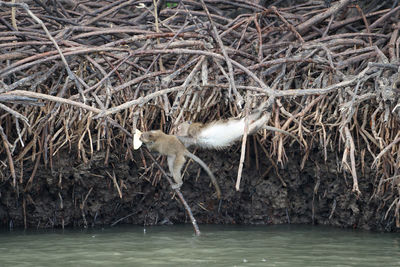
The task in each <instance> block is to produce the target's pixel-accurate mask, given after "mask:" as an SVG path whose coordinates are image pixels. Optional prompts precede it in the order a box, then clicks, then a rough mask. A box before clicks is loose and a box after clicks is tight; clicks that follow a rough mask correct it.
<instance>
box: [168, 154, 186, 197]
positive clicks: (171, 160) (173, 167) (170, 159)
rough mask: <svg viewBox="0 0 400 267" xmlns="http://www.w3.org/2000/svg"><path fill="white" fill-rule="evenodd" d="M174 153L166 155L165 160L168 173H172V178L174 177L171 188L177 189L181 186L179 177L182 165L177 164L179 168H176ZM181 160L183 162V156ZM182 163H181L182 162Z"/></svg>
mask: <svg viewBox="0 0 400 267" xmlns="http://www.w3.org/2000/svg"><path fill="white" fill-rule="evenodd" d="M176 159H177V157H176V155H172V156H168V157H167V161H168V169H169V171H170V173H171V174H172V178H174V181H175V184H174V185H172V189H178V188H180V187H181V186H182V184H183V183H182V177H181V168H182V166H180V167H179V166H178V167H179V170H178V171H176V170H177V166H176ZM183 160H184V161H183V162H185V158H183ZM182 165H183V163H182Z"/></svg>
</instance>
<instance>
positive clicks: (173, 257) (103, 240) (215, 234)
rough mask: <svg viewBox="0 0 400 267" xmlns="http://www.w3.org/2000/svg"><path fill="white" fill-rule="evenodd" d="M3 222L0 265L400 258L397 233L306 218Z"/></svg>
mask: <svg viewBox="0 0 400 267" xmlns="http://www.w3.org/2000/svg"><path fill="white" fill-rule="evenodd" d="M200 230H201V231H202V235H201V236H200V237H195V236H194V235H193V230H192V228H191V226H190V225H186V226H162V227H146V228H143V227H139V226H129V227H128V226H124V227H114V228H105V229H90V230H84V231H83V230H64V231H62V230H46V231H44V230H38V231H33V230H30V231H21V230H13V231H8V230H3V231H1V232H0V266H207V267H211V266H400V234H399V233H397V234H396V233H392V234H387V233H370V232H363V231H352V230H343V229H337V228H330V227H312V226H293V225H291V226H240V227H239V226H205V225H200Z"/></svg>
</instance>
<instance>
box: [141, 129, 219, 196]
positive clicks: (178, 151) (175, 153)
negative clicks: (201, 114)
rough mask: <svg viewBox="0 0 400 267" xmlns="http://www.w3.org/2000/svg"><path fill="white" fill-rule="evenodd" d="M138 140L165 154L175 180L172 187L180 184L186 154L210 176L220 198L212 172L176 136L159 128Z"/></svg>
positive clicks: (149, 147)
mask: <svg viewBox="0 0 400 267" xmlns="http://www.w3.org/2000/svg"><path fill="white" fill-rule="evenodd" d="M140 141H142V142H143V143H145V144H146V146H147V148H148V149H149V150H151V151H156V152H158V153H160V154H161V155H165V156H167V161H168V168H169V171H170V172H171V173H172V177H173V178H174V181H175V185H173V188H174V189H176V188H179V187H181V186H182V183H183V182H182V176H181V169H182V167H183V164H184V163H185V161H186V159H185V156H187V157H189V158H191V159H193V160H194V161H196V162H197V163H198V164H200V166H201V167H203V169H204V170H205V171H206V172H207V174H208V175H209V176H210V178H211V182H212V183H213V185H214V187H215V190H216V191H217V197H218V198H221V190H220V189H219V186H218V183H217V180H216V179H215V176H214V174H213V173H212V172H211V170H210V169H209V168H208V167H207V165H206V164H205V163H204V162H203V161H202V160H201V159H200V158H199V157H197V156H195V155H193V154H192V153H190V152H189V151H188V150H187V149H186V147H185V146H184V145H183V144H182V142H181V141H179V140H178V138H177V137H176V136H174V135H168V134H165V133H163V132H162V131H160V130H155V131H149V132H144V133H142V134H141V136H140Z"/></svg>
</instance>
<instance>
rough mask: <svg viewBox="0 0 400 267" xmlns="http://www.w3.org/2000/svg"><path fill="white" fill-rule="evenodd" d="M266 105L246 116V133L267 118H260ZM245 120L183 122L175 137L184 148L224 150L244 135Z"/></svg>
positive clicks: (260, 125) (250, 131) (258, 126)
mask: <svg viewBox="0 0 400 267" xmlns="http://www.w3.org/2000/svg"><path fill="white" fill-rule="evenodd" d="M265 104H266V103H263V104H262V105H261V106H260V107H259V108H258V109H256V110H254V111H253V112H252V113H251V114H250V115H249V116H248V119H249V120H248V132H249V134H252V133H254V132H256V131H257V130H258V129H260V128H261V127H262V126H263V125H264V124H265V123H266V122H267V117H266V116H261V115H262V111H263V108H264V106H265ZM244 127H245V118H241V119H228V120H218V121H214V122H210V123H206V124H202V123H199V122H196V123H191V122H183V123H181V124H180V125H178V128H177V136H178V139H179V140H180V141H182V142H183V143H184V144H185V146H190V145H197V146H200V147H202V148H215V149H223V148H226V147H228V146H230V145H232V143H234V142H235V141H236V140H238V139H240V138H241V137H242V136H243V134H244Z"/></svg>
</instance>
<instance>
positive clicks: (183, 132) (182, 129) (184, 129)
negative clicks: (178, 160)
mask: <svg viewBox="0 0 400 267" xmlns="http://www.w3.org/2000/svg"><path fill="white" fill-rule="evenodd" d="M191 124H192V122H191V121H185V122H182V123H181V124H179V125H178V127H177V128H176V129H177V131H176V135H177V136H188V135H189V127H190V125H191Z"/></svg>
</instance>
